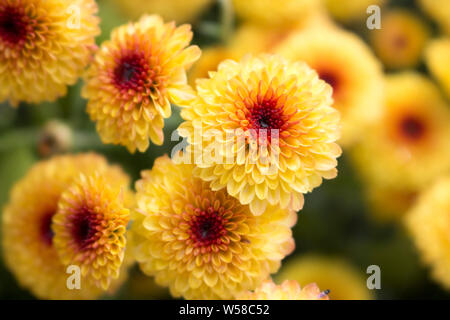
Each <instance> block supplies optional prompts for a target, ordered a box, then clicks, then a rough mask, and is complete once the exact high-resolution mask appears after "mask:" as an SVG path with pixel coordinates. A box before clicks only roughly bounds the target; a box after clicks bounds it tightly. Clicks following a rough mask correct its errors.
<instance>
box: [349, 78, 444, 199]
mask: <svg viewBox="0 0 450 320" xmlns="http://www.w3.org/2000/svg"><path fill="white" fill-rule="evenodd" d="M449 123H450V109H449V108H448V105H447V104H446V103H445V101H444V99H443V97H442V95H441V93H440V92H439V89H438V88H437V87H436V86H435V85H434V83H433V82H431V81H430V80H429V79H428V78H426V77H425V76H423V75H420V74H418V73H414V72H404V73H400V74H396V75H391V76H388V77H387V78H386V101H385V110H384V113H383V115H382V118H381V120H380V121H379V122H378V123H376V124H374V125H373V126H371V127H370V128H368V129H367V130H366V131H365V132H364V135H363V136H362V139H361V142H360V143H359V144H358V145H357V146H356V147H355V149H354V150H353V151H352V156H353V159H354V160H355V164H356V167H357V169H358V171H359V173H360V175H361V176H362V178H363V179H364V180H365V181H367V182H368V183H369V184H376V185H378V186H381V187H384V188H394V189H397V190H406V191H407V192H411V191H412V192H417V191H419V190H421V189H422V188H423V187H425V186H427V185H429V183H431V182H432V181H433V180H434V179H435V178H436V177H438V176H440V175H442V174H443V173H446V172H447V171H448V170H450V127H449V125H448V124H449Z"/></svg>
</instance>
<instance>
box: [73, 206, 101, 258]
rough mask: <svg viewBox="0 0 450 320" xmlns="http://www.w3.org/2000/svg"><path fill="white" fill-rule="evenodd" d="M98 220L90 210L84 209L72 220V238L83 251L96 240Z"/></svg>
mask: <svg viewBox="0 0 450 320" xmlns="http://www.w3.org/2000/svg"><path fill="white" fill-rule="evenodd" d="M97 225H98V223H97V220H96V219H95V215H94V214H92V213H90V212H89V210H88V209H83V210H81V212H80V213H79V214H76V215H75V216H74V218H73V220H72V230H71V231H72V236H73V238H74V239H75V242H76V243H77V244H78V246H79V247H80V248H81V249H83V248H85V247H87V246H88V245H89V244H91V243H92V242H94V241H95V240H96V238H95V235H96V233H97Z"/></svg>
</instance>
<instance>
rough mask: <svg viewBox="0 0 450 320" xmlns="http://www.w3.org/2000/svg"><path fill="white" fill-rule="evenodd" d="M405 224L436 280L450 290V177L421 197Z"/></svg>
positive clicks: (441, 180) (443, 179) (439, 182)
mask: <svg viewBox="0 0 450 320" xmlns="http://www.w3.org/2000/svg"><path fill="white" fill-rule="evenodd" d="M406 225H407V227H408V229H409V231H410V232H411V235H412V236H413V239H414V242H415V244H416V246H417V248H418V249H419V251H420V253H421V256H422V259H423V261H424V262H425V263H426V264H427V265H429V266H430V267H431V272H432V275H433V277H434V279H435V280H436V281H438V282H439V283H441V284H442V285H443V286H444V287H446V288H447V289H450V176H446V177H444V178H441V179H440V180H439V181H438V182H437V183H435V184H434V185H433V186H432V187H431V188H429V189H427V191H425V192H424V193H423V194H422V195H421V196H420V197H419V200H418V202H417V204H416V206H414V208H413V209H412V210H411V211H410V212H409V213H408V215H407V216H406Z"/></svg>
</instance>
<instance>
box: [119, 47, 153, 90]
mask: <svg viewBox="0 0 450 320" xmlns="http://www.w3.org/2000/svg"><path fill="white" fill-rule="evenodd" d="M152 73H153V72H152V70H150V66H149V64H148V62H147V61H146V59H145V58H144V56H142V55H140V54H138V53H131V54H127V55H124V56H123V57H121V58H119V59H118V61H116V68H115V69H114V73H113V81H114V83H115V85H116V86H117V87H118V88H119V89H121V90H124V91H125V92H126V91H128V90H134V91H139V92H142V91H144V88H145V87H148V86H149V85H152V83H153V78H152Z"/></svg>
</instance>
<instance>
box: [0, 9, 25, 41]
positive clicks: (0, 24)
mask: <svg viewBox="0 0 450 320" xmlns="http://www.w3.org/2000/svg"><path fill="white" fill-rule="evenodd" d="M32 31H33V24H32V21H31V19H30V17H29V16H28V15H26V14H25V11H24V8H23V7H21V6H12V5H8V4H3V5H2V4H0V40H1V41H3V42H5V43H6V44H8V45H9V46H16V45H18V46H22V45H23V44H24V43H25V41H26V39H27V36H28V34H29V33H30V32H32Z"/></svg>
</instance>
